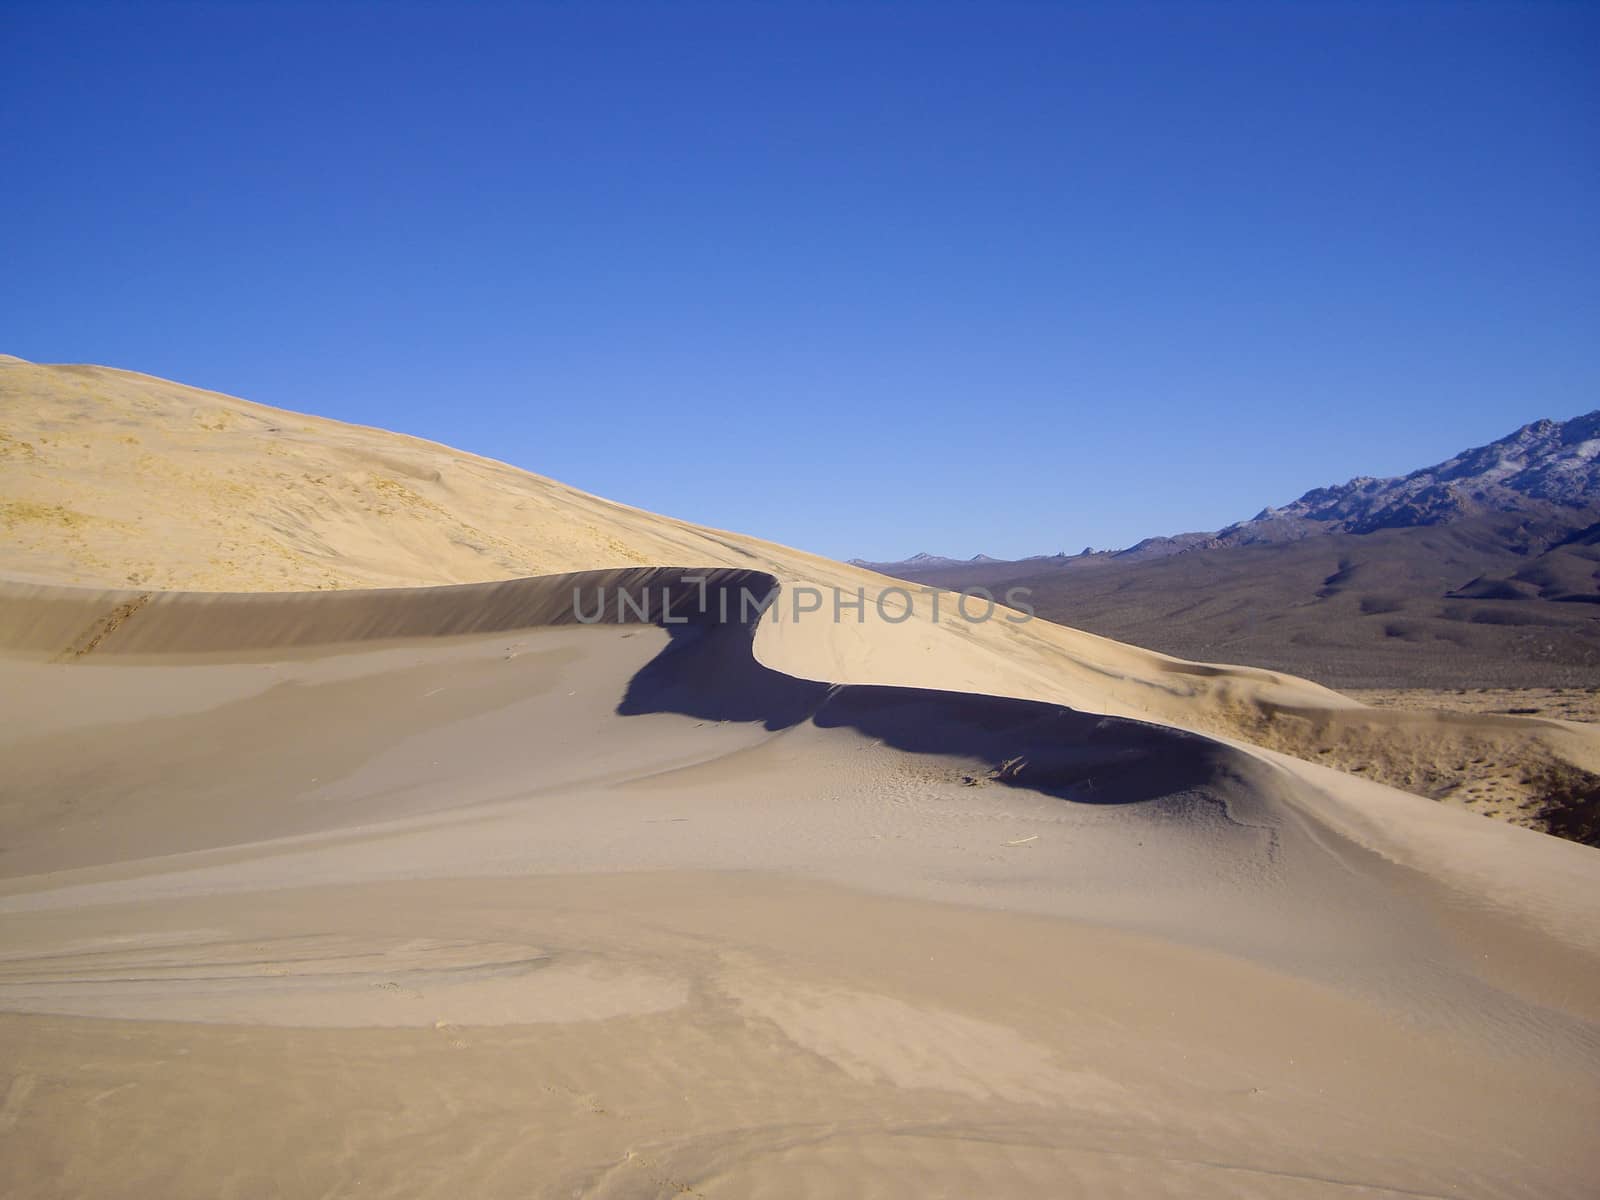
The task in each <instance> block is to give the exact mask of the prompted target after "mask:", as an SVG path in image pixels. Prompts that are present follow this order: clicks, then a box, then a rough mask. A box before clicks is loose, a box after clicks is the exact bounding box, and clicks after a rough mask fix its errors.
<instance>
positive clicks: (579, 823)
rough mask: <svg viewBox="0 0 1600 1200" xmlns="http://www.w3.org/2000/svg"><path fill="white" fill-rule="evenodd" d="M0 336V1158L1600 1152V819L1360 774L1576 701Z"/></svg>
mask: <svg viewBox="0 0 1600 1200" xmlns="http://www.w3.org/2000/svg"><path fill="white" fill-rule="evenodd" d="M0 384H3V386H4V388H5V390H4V392H3V393H0V395H3V397H4V409H3V416H4V423H3V425H0V429H3V431H4V434H3V437H0V454H3V455H4V458H3V459H0V472H3V473H0V481H3V484H0V505H3V508H0V512H4V513H5V514H6V516H5V520H6V521H7V523H8V524H7V528H6V531H5V541H4V543H3V546H4V548H3V557H0V566H3V570H4V573H5V576H6V578H5V579H4V580H3V581H0V680H3V685H4V686H3V688H0V761H3V762H4V764H5V774H4V785H3V790H0V912H3V917H0V922H3V923H0V1192H3V1193H4V1194H6V1195H15V1196H61V1195H96V1196H149V1195H163V1196H173V1197H187V1196H196V1197H199V1196H206V1197H216V1196H260V1195H292V1196H347V1195H348V1196H356V1195H382V1196H437V1195H440V1194H451V1193H453V1194H459V1195H466V1196H473V1197H499V1196H507V1197H509V1196H519V1197H525V1196H541V1197H542V1196H551V1197H557V1196H560V1197H567V1196H596V1197H609V1196H616V1197H656V1196H682V1195H689V1196H708V1197H718V1196H721V1197H763V1196H773V1197H787V1196H836V1195H851V1196H916V1197H929V1196H949V1197H969V1196H1041V1195H1085V1196H1097V1197H1098V1196H1112V1197H1115V1196H1128V1197H1148V1196H1162V1195H1172V1196H1273V1197H1277V1196H1288V1197H1301V1196H1305V1197H1311V1196H1330V1197H1331V1196H1350V1195H1373V1196H1418V1195H1422V1196H1484V1197H1491V1196H1505V1197H1521V1196H1526V1197H1549V1196H1572V1197H1579V1196H1587V1195H1590V1194H1592V1188H1593V1180H1594V1179H1595V1178H1597V1177H1600V1150H1597V1147H1596V1142H1595V1139H1594V1138H1593V1129H1594V1127H1595V1122H1596V1118H1597V1116H1600V852H1597V851H1596V850H1595V849H1593V848H1592V847H1588V846H1583V845H1578V844H1575V843H1574V842H1572V841H1564V840H1561V839H1558V838H1554V837H1550V836H1548V835H1546V834H1543V833H1537V832H1533V831H1530V830H1528V829H1524V828H1518V827H1516V826H1515V825H1514V824H1510V823H1507V822H1504V821H1495V820H1488V819H1485V818H1484V817H1483V816H1480V815H1477V814H1475V813H1472V812H1468V811H1463V810H1462V809H1461V808H1460V807H1458V806H1452V805H1450V804H1441V803H1438V802H1437V801H1435V800H1430V799H1426V798H1423V797H1422V796H1419V795H1416V794H1411V793H1408V792H1406V791H1402V790H1398V789H1396V788H1394V787H1390V786H1387V785H1386V784H1385V783H1384V782H1382V779H1383V778H1384V777H1385V775H1386V774H1389V775H1393V774H1395V773H1396V772H1403V771H1404V770H1407V769H1414V770H1423V769H1425V767H1426V764H1427V762H1428V761H1430V756H1433V757H1434V758H1437V757H1438V756H1440V755H1453V754H1458V753H1460V754H1480V755H1486V756H1494V755H1499V756H1500V758H1499V759H1497V760H1496V761H1501V760H1504V761H1513V760H1515V759H1516V758H1517V756H1519V755H1520V756H1523V758H1522V760H1521V761H1530V762H1531V761H1532V760H1533V758H1534V757H1536V756H1544V759H1543V761H1548V762H1550V763H1552V764H1559V765H1560V766H1561V768H1562V769H1566V770H1570V771H1582V770H1590V769H1594V768H1595V767H1600V755H1597V754H1596V741H1595V734H1594V731H1593V729H1592V728H1591V727H1590V726H1587V725H1584V724H1581V723H1578V722H1571V721H1561V720H1547V719H1529V718H1526V717H1521V716H1516V715H1508V714H1500V713H1471V712H1461V713H1417V712H1413V711H1406V710H1402V709H1385V710H1380V709H1373V708H1368V707H1365V706H1362V705H1359V704H1357V703H1356V702H1354V701H1352V700H1349V699H1347V698H1345V697H1343V696H1340V695H1338V694H1337V693H1334V692H1330V691H1328V690H1326V689H1323V688H1320V687H1318V686H1316V685H1314V684H1309V683H1306V682H1304V681H1301V680H1298V679H1295V678H1293V677H1291V676H1286V675H1280V674H1275V673H1272V672H1267V671H1261V670H1252V669H1248V668H1232V667H1226V666H1210V665H1199V664H1193V663H1186V662H1183V661H1181V660H1177V659H1172V658H1168V657H1166V656H1163V655H1159V654H1155V653H1153V652H1149V651H1144V650H1140V649H1137V648H1134V647H1129V646H1124V645H1120V644H1118V643H1115V642H1111V641H1107V640H1106V639H1103V638H1098V637H1094V636H1092V635H1088V634H1083V633H1079V632H1077V631H1074V630H1070V629H1065V628H1062V627H1059V626H1053V625H1049V624H1047V623H1045V622H1042V621H1035V622H1030V623H1023V624H1012V623H1009V622H1006V621H1004V620H1003V619H996V620H992V621H988V622H983V623H972V622H969V621H965V620H962V619H960V618H959V616H952V614H951V613H950V612H949V611H945V612H944V614H943V617H944V619H943V620H941V621H939V622H935V621H933V620H932V619H931V611H929V610H930V609H931V603H932V599H933V598H932V597H928V596H919V597H917V600H916V602H917V604H918V605H919V606H920V609H919V613H918V615H917V617H916V618H915V619H913V620H908V621H905V622H903V623H899V624H891V623H888V622H885V621H881V620H877V619H874V618H873V617H872V616H871V615H870V614H869V616H868V619H866V620H864V621H862V622H860V623H857V622H856V621H854V620H853V619H850V618H849V617H847V618H846V619H845V620H844V621H842V622H838V623H836V622H835V621H833V620H832V619H831V614H826V615H827V617H828V619H818V618H816V617H815V615H814V614H813V615H812V617H811V619H800V620H796V619H794V618H793V614H792V609H791V607H790V606H791V604H792V601H793V599H794V598H795V597H796V596H797V595H798V594H801V592H802V590H803V589H804V588H805V587H807V586H817V587H828V588H831V587H834V586H838V587H844V588H847V589H850V590H852V591H853V589H855V588H856V587H862V588H864V589H869V596H870V595H871V594H875V593H876V590H877V589H880V588H883V587H887V586H892V585H891V581H889V580H886V579H883V578H882V577H879V576H874V575H872V574H870V573H868V572H864V571H858V570H856V569H854V568H850V567H847V566H844V565H841V564H837V563H832V562H828V561H827V560H823V559H818V558H814V557H811V556H808V555H804V554H800V553H798V552H795V551H790V550H786V549H783V548H781V547H777V546H772V545H769V544H767V543H762V542H759V541H755V540H753V539H749V538H743V537H739V536H736V535H733V534H725V533H719V532H716V531H712V530H706V529H700V528H697V527H694V526H689V525H684V524H681V523H678V522H675V521H671V520H669V519H667V518H663V517H657V516H653V515H651V514H648V513H643V512H639V511H637V510H633V509H628V508H624V507H621V506H617V505H611V504H608V503H607V502H605V501H601V500H598V499H595V498H593V497H589V496H585V495H583V494H582V493H578V492H574V491H571V490H570V489H566V488H563V487H561V485H558V484H554V483H551V482H550V481H547V480H543V479H539V478H537V477H534V476H530V475H526V474H524V473H522V472H519V471H516V470H514V469H513V468H510V467H506V466H503V465H500V464H494V463H489V462H486V461H484V460H480V459H475V458H472V457H470V456H466V455H462V454H458V453H456V452H454V451H450V450H448V449H446V448H444V447H439V446H432V445H429V444H426V443H421V442H416V441H413V440H411V439H406V438H400V437H397V436H395V435H389V434H383V433H380V432H378V431H372V430H362V429H353V428H350V427H345V426H339V425H336V424H333V423H330V422H321V421H316V420H313V419H311V418H304V417H298V416H294V415H292V414H287V413H279V412H275V411H274V410H270V409H263V408H259V407H258V406H254V405H249V404H247V403H245V402H243V401H236V400H230V399H228V398H225V397H220V396H215V395H212V394H209V393H202V392H197V391H193V390H191V389H185V388H182V387H181V386H179V385H176V384H168V383H163V382H160V381H156V380H151V379H148V378H145V377H141V376H134V375H128V374H126V373H122V372H113V371H107V370H104V369H100V368H46V367H35V366H32V365H30V364H20V363H9V364H0ZM219 425H220V428H216V426H219ZM124 439H134V441H133V442H129V441H127V440H124ZM69 446H70V447H71V449H70V450H69V449H68V447H69ZM85 446H87V447H88V448H87V449H85V448H84V447H85ZM118 447H125V448H126V449H125V450H122V449H118ZM151 464H154V465H151ZM312 476H316V477H323V476H325V477H326V478H325V479H324V480H323V481H322V482H316V481H315V479H313V478H311V477H312ZM377 478H383V479H387V480H390V481H392V482H393V483H394V484H395V485H396V486H399V487H401V488H403V489H405V490H406V491H407V492H408V493H409V494H410V495H412V496H414V497H416V502H415V503H412V502H407V503H392V502H391V501H388V500H384V499H383V498H382V497H383V496H384V494H385V493H386V491H387V485H376V484H373V483H372V480H373V479H377ZM231 488H236V489H237V490H230V489H231ZM208 498H209V499H208ZM519 506H520V507H519ZM62 514H65V515H62ZM113 523H120V524H115V525H113ZM468 529H470V530H472V531H475V532H472V533H467V532H464V531H465V530H468ZM464 543H470V544H464ZM313 588H315V589H320V590H308V589H313ZM602 591H604V593H605V594H607V595H609V596H613V597H614V596H616V595H619V594H620V595H625V596H627V597H628V598H629V599H630V600H633V601H636V602H637V604H638V606H639V609H640V610H642V611H643V614H644V615H643V616H642V617H641V616H638V615H636V610H635V609H633V608H631V607H628V606H620V607H619V606H616V605H612V606H610V607H608V608H607V610H606V613H605V616H604V619H602V620H601V621H599V622H597V623H593V624H589V623H584V622H583V621H581V620H580V619H579V618H580V617H581V616H582V615H583V613H584V606H583V603H582V600H583V598H584V597H585V596H593V595H597V594H600V593H601V592H602ZM745 592H750V593H754V594H759V595H762V596H768V597H772V596H775V599H774V600H773V602H772V606H771V607H770V608H769V609H768V610H767V611H766V612H765V614H764V615H750V616H748V617H747V618H746V617H744V616H740V615H734V616H730V617H729V618H728V619H723V616H722V612H721V611H720V610H719V605H718V600H719V599H720V598H723V597H728V596H734V597H737V596H738V595H741V594H743V593H745ZM691 597H692V598H693V599H692V600H691ZM869 608H870V604H869ZM947 609H948V606H947ZM673 613H678V614H682V615H683V616H684V619H683V620H682V621H681V623H679V622H677V621H674V620H672V619H671V617H672V614H673ZM1321 750H1325V751H1326V752H1325V753H1319V751H1321ZM1364 754H1370V760H1369V759H1368V758H1364V757H1363V755H1364ZM1319 758H1320V759H1321V760H1322V761H1320V762H1319V761H1314V760H1317V759H1319ZM1336 766H1337V767H1344V768H1346V769H1344V770H1338V769H1335V767H1336ZM1363 775H1365V776H1366V777H1365V778H1363V777H1362V776H1363Z"/></svg>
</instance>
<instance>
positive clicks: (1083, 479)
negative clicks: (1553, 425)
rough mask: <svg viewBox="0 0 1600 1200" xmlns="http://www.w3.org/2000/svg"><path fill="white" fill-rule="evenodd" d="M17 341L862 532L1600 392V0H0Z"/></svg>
mask: <svg viewBox="0 0 1600 1200" xmlns="http://www.w3.org/2000/svg"><path fill="white" fill-rule="evenodd" d="M0 45H3V59H0V61H3V64H4V66H3V68H0V145H3V147H4V151H3V158H0V164H3V168H0V172H3V173H0V229H3V231H4V239H5V240H4V258H3V261H0V351H4V352H9V353H13V354H18V355H21V356H22V357H24V358H29V359H33V360H36V361H46V362H54V361H78V362H83V361H87V362H99V363H106V364H109V365H113V366H122V367H129V368H133V369H137V370H142V371H147V372H150V373H152V374H156V375H162V376H167V377H170V378H174V379H178V380H182V381H184V382H187V383H194V384H198V385H202V386H206V387H212V388H216V389H218V390H222V391H226V392H231V393H234V394H237V395H242V396H245V397H248V398H250V399H254V400H260V401H263V402H266V403H270V404H276V405H282V406H284V407H287V408H294V409H300V410H304V411H309V412H315V413H322V414H325V415H328V416H333V417H338V418H342V419H345V420H351V421H359V422H364V423H368V424H374V425H382V426H387V427H390V428H394V429H400V430H405V431H407V432H410V433H415V434H420V435H423V436H425V437H430V438H435V439H438V440H440V441H444V442H449V443H453V444H455V445H458V446H462V447H465V448H467V449H470V450H473V451H476V452H479V453H482V454H488V455H492V456H494V457H497V458H502V459H506V460H509V461H511V462H514V463H516V464H518V465H520V466H524V467H527V468H529V469H531V470H534V471H537V472H540V473H542V474H547V475H552V476H554V477H556V478H558V479H562V480H564V481H566V482H568V483H572V484H574V485H576V486H579V487H582V488H585V489H588V490H591V491H595V492H598V493H601V494H602V495H606V496H610V497H613V498H615V499H619V500H624V501H627V502H629V503H632V504H637V505H641V506H643V507H646V508H650V509H654V510H657V511H660V512H666V513H670V514H672V515H674V516H679V517H685V518H689V519H692V520H696V521H703V522H707V523H710V524H713V525H718V526H722V527H726V528H733V529H738V530H742V531H747V532H751V533H756V534H760V535H762V536H765V537H770V538H773V539H776V540H779V541H783V542H788V543H791V544H794V545H799V546H803V547H806V548H808V549H813V550H816V551H819V552H822V553H825V554H829V555H832V556H836V557H846V556H852V555H864V556H867V557H876V558H888V557H900V556H903V555H906V554H909V553H911V552H913V551H916V550H923V549H926V550H931V551H935V552H944V553H950V554H960V555H969V554H973V553H976V552H978V551H985V552H987V553H990V554H995V555H1006V556H1014V555H1023V554H1028V553H1038V552H1053V551H1055V550H1058V549H1062V548H1067V549H1070V550H1077V549H1079V548H1080V547H1082V546H1083V545H1084V544H1085V543H1092V544H1094V545H1097V546H1116V545H1125V544H1128V543H1130V542H1132V541H1135V540H1137V539H1138V538H1140V537H1144V536H1146V535H1150V534H1158V533H1173V532H1177V531H1180V530H1185V529H1195V528H1214V527H1216V526H1218V525H1221V524H1225V523H1227V522H1229V521H1231V520H1234V519H1236V518H1240V517H1245V516H1249V515H1251V514H1253V513H1254V512H1255V511H1256V510H1257V509H1259V508H1260V507H1261V506H1262V505H1263V504H1267V503H1282V502H1285V501H1287V500H1289V499H1291V498H1293V497H1295V496H1297V495H1299V494H1300V493H1301V492H1303V491H1305V490H1306V489H1308V488H1310V487H1313V486H1316V485H1321V484H1326V483H1332V482H1335V481H1338V480H1342V479H1344V478H1347V477H1349V476H1351V475H1354V474H1363V473H1365V474H1387V473H1396V472H1401V471H1404V470H1408V469H1411V468H1413V467H1417V466H1421V465H1425V464H1427V463H1431V462H1434V461H1437V460H1438V459H1440V458H1443V457H1445V456H1447V455H1449V454H1451V453H1453V452H1454V451H1456V450H1459V449H1461V448H1463V447H1465V446H1468V445H1472V444H1477V443H1480V442H1483V441H1486V440H1489V439H1491V438H1493V437H1495V436H1498V435H1500V434H1502V433H1505V432H1507V431H1509V430H1510V429H1512V428H1514V427H1515V426H1517V425H1519V424H1521V423H1523V422H1526V421H1529V420H1532V419H1534V418H1536V417H1540V416H1554V417H1567V416H1572V415H1574V414H1577V413H1579V412H1583V411H1587V410H1589V409H1591V408H1594V407H1597V406H1600V387H1597V384H1600V234H1597V230H1600V219H1597V214H1600V186H1597V185H1600V147H1597V140H1596V139H1597V137H1600V134H1597V130H1600V49H1597V46H1600V6H1597V5H1593V4H1515V5H1511V4H1505V5H1495V4H1437V5H1435V4H1395V5H1386V4H1361V3H1339V4H1330V5H1320V4H1314V3H1284V4H1281V5H1234V4H1189V5H1181V6H1173V5H1164V4H1158V5H1149V6H1128V5H1110V4H1107V5H1070V4H1004V3H973V4H905V5H895V4H882V3H876V4H875V3H850V4H843V3H839V4H825V3H812V4H792V5H788V4H776V3H743V4H726V5H711V4H698V3H693V2H688V3H670V4H669V3H661V4H649V5H646V4H639V5H620V4H606V3H583V4H579V3H575V2H574V3H569V4H550V5H511V4H506V5H476V6H474V5H470V4H469V5H459V4H458V5H443V4H441V5H438V6H428V5H395V4H360V5H356V4H346V5H339V4H306V5H273V4H260V3H258V4H250V5H244V4H238V5H216V4H211V5H208V4H185V5H163V4H160V3H153V4H106V5H94V6H89V5H75V4H72V3H60V2H52V3H28V2H22V3H19V2H18V0H0Z"/></svg>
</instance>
